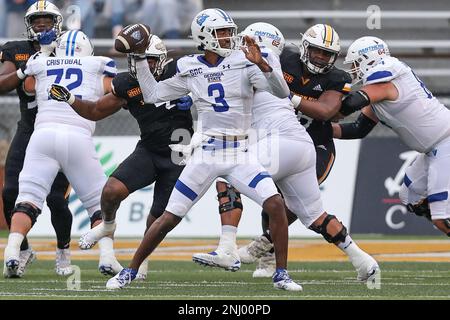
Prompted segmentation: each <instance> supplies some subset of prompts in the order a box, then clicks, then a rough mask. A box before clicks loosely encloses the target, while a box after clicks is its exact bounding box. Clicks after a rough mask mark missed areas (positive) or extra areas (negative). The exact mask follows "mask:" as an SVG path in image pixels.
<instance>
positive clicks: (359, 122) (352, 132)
mask: <svg viewBox="0 0 450 320" xmlns="http://www.w3.org/2000/svg"><path fill="white" fill-rule="evenodd" d="M376 125H377V123H376V122H375V121H373V120H372V119H370V118H369V117H367V116H365V115H364V113H361V114H360V115H359V117H358V119H356V121H355V122H352V123H343V124H340V126H341V132H342V134H341V139H362V138H364V137H365V136H367V135H368V134H369V132H370V131H372V129H373V128H374V127H375V126H376Z"/></svg>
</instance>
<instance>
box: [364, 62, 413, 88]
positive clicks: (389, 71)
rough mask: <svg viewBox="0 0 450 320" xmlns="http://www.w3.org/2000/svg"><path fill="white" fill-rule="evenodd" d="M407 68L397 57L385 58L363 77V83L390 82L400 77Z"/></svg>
mask: <svg viewBox="0 0 450 320" xmlns="http://www.w3.org/2000/svg"><path fill="white" fill-rule="evenodd" d="M404 70H405V66H404V65H403V64H402V63H401V62H400V61H399V60H397V59H395V58H392V57H390V58H385V59H383V60H381V61H380V62H378V64H377V65H376V66H375V67H373V68H372V69H370V70H369V71H368V72H367V73H366V74H365V75H364V78H363V84H364V85H369V84H375V83H382V82H389V81H392V80H394V79H395V78H397V77H399V76H400V75H401V74H402V72H403V71H404Z"/></svg>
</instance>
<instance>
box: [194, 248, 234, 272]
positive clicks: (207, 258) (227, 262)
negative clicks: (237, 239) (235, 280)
mask: <svg viewBox="0 0 450 320" xmlns="http://www.w3.org/2000/svg"><path fill="white" fill-rule="evenodd" d="M192 260H193V261H194V262H195V263H198V264H201V265H203V266H209V267H216V268H222V269H225V270H227V271H233V272H234V271H238V270H239V269H240V268H241V261H240V260H239V255H238V254H237V252H224V251H219V250H217V251H213V252H210V253H196V254H194V255H193V256H192Z"/></svg>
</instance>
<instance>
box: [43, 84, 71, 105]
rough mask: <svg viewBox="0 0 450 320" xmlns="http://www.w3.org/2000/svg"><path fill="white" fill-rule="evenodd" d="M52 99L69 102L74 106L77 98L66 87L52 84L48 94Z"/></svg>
mask: <svg viewBox="0 0 450 320" xmlns="http://www.w3.org/2000/svg"><path fill="white" fill-rule="evenodd" d="M48 95H49V97H50V98H52V99H53V100H56V101H60V102H67V103H68V104H70V105H72V104H74V102H75V96H74V95H73V94H72V93H71V92H70V91H69V90H68V89H67V88H66V87H64V86H61V85H59V84H56V83H54V84H52V85H51V87H50V90H49V92H48Z"/></svg>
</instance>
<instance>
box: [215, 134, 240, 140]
mask: <svg viewBox="0 0 450 320" xmlns="http://www.w3.org/2000/svg"><path fill="white" fill-rule="evenodd" d="M211 139H214V140H222V141H239V140H247V139H248V135H239V136H225V135H223V136H211Z"/></svg>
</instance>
